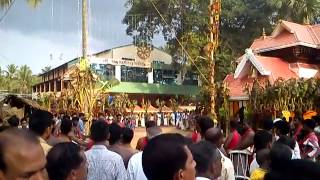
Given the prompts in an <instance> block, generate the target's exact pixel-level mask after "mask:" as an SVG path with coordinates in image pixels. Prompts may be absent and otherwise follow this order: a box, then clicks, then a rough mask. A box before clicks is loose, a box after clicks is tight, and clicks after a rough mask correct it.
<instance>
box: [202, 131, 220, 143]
mask: <svg viewBox="0 0 320 180" xmlns="http://www.w3.org/2000/svg"><path fill="white" fill-rule="evenodd" d="M205 139H206V140H207V141H209V142H211V143H213V144H215V145H216V146H220V145H221V143H223V142H221V141H222V140H223V134H222V131H221V129H220V128H210V129H208V130H207V131H206V133H205Z"/></svg>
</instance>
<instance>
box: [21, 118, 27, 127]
mask: <svg viewBox="0 0 320 180" xmlns="http://www.w3.org/2000/svg"><path fill="white" fill-rule="evenodd" d="M21 127H22V128H23V129H27V128H28V121H27V119H26V118H22V119H21Z"/></svg>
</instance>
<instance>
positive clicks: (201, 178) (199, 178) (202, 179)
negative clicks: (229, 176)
mask: <svg viewBox="0 0 320 180" xmlns="http://www.w3.org/2000/svg"><path fill="white" fill-rule="evenodd" d="M196 180H210V179H209V178H206V177H196Z"/></svg>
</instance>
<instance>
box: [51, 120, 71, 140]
mask: <svg viewBox="0 0 320 180" xmlns="http://www.w3.org/2000/svg"><path fill="white" fill-rule="evenodd" d="M71 130H72V121H71V120H69V119H62V120H61V125H60V131H61V133H60V134H59V136H58V138H57V140H56V143H54V144H52V145H55V144H58V143H62V142H71V138H70V136H69V134H70V133H71Z"/></svg>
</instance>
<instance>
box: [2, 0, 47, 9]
mask: <svg viewBox="0 0 320 180" xmlns="http://www.w3.org/2000/svg"><path fill="white" fill-rule="evenodd" d="M14 1H15V0H0V8H7V7H9V6H10V5H11V4H12V3H13V2H14ZM26 1H27V3H28V5H30V6H31V7H32V8H36V7H38V6H39V4H40V3H41V1H42V0H26Z"/></svg>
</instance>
